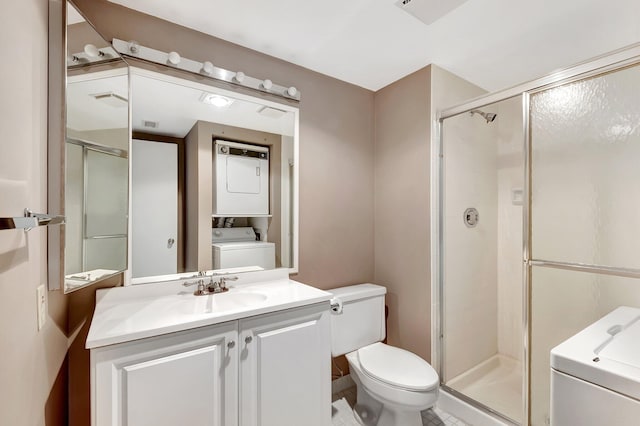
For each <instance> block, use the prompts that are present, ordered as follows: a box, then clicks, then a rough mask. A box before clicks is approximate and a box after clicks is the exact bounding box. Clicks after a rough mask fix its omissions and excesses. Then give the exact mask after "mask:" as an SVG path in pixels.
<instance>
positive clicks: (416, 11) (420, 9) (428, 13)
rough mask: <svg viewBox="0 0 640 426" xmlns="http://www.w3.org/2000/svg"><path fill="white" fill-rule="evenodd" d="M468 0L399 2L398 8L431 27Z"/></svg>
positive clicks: (409, 0)
mask: <svg viewBox="0 0 640 426" xmlns="http://www.w3.org/2000/svg"><path fill="white" fill-rule="evenodd" d="M466 1H467V0H399V1H397V2H396V6H398V7H399V8H400V9H402V10H404V11H405V12H407V13H409V14H411V15H413V16H414V17H416V18H418V19H419V20H421V21H422V22H424V23H425V24H427V25H431V24H433V23H434V22H436V21H437V20H438V19H440V18H442V17H443V16H444V15H446V14H447V13H449V12H451V11H452V10H453V9H455V8H456V7H458V6H460V5H461V4H462V3H465V2H466Z"/></svg>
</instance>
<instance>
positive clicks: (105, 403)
mask: <svg viewBox="0 0 640 426" xmlns="http://www.w3.org/2000/svg"><path fill="white" fill-rule="evenodd" d="M236 327H237V323H236V322H235V321H234V322H232V323H229V324H222V325H219V326H211V327H203V328H200V329H196V330H191V331H185V332H181V333H174V334H170V335H167V336H161V337H156V338H149V339H143V340H138V341H134V342H130V343H123V344H120V345H114V346H107V347H104V348H98V349H95V350H92V351H91V365H92V368H91V372H92V376H93V377H92V382H93V383H94V385H93V386H92V411H93V413H92V422H93V425H94V426H111V425H114V426H116V425H117V426H146V425H149V426H176V425H189V426H233V425H236V424H237V410H238V404H237V389H238V388H237V374H238V367H237V366H238V363H237V360H238V349H237V344H236V340H237V335H238V333H237V328H236Z"/></svg>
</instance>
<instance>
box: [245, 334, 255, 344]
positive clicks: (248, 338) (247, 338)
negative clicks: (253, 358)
mask: <svg viewBox="0 0 640 426" xmlns="http://www.w3.org/2000/svg"><path fill="white" fill-rule="evenodd" d="M252 340H253V337H251V336H247V337H245V338H244V342H245V343H246V344H249V343H251V341H252Z"/></svg>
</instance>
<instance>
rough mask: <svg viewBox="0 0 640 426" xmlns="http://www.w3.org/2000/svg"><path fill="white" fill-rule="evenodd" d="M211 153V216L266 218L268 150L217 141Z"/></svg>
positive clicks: (267, 206) (267, 205)
mask: <svg viewBox="0 0 640 426" xmlns="http://www.w3.org/2000/svg"><path fill="white" fill-rule="evenodd" d="M213 152H214V154H213V157H214V158H213V160H214V161H213V165H214V172H213V178H214V182H213V183H214V184H213V188H214V190H213V191H214V194H213V214H214V215H221V216H224V215H235V216H238V215H242V216H252V215H268V214H269V148H268V147H265V146H258V145H249V144H243V143H237V142H229V141H224V140H220V139H217V140H216V141H215V146H214V151H213Z"/></svg>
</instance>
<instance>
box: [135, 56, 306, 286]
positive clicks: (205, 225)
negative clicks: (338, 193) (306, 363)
mask: <svg viewBox="0 0 640 426" xmlns="http://www.w3.org/2000/svg"><path fill="white" fill-rule="evenodd" d="M131 97H132V155H131V169H132V180H131V191H132V194H131V224H132V228H131V229H132V235H131V250H130V251H131V276H132V278H133V280H132V282H133V283H142V282H150V281H158V280H162V279H163V277H162V276H167V275H169V276H170V275H173V274H177V273H184V272H190V271H192V272H195V271H210V270H218V271H220V272H224V271H227V272H234V273H237V272H244V271H254V270H263V269H273V268H288V269H290V270H292V271H293V270H295V268H296V266H297V265H296V262H297V238H296V233H295V230H296V228H297V216H296V214H294V212H296V211H297V209H296V208H295V206H296V199H297V194H296V188H297V185H296V183H295V180H296V176H297V167H296V154H297V149H298V147H297V120H298V111H297V108H295V107H292V106H290V105H282V104H279V103H274V102H271V101H269V100H264V99H260V98H256V97H252V96H247V95H243V94H238V93H234V92H230V91H227V90H223V89H220V88H217V87H213V86H210V85H207V84H204V83H201V82H196V81H193V80H186V79H180V78H176V77H173V76H168V75H165V74H160V73H156V72H154V71H150V70H147V69H140V68H135V67H132V68H131ZM165 278H166V277H165Z"/></svg>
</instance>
